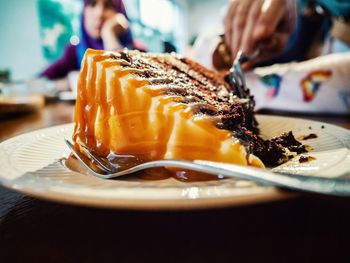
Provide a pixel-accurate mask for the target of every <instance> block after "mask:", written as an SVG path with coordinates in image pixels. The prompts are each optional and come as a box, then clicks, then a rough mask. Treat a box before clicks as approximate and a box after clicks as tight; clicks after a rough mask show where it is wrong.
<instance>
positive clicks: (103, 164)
mask: <svg viewBox="0 0 350 263" xmlns="http://www.w3.org/2000/svg"><path fill="white" fill-rule="evenodd" d="M78 144H79V143H78ZM79 146H80V147H81V148H82V149H83V151H84V152H85V153H86V154H87V155H88V156H89V157H90V158H91V159H93V160H94V161H95V162H96V163H97V165H98V167H99V168H101V170H102V171H104V172H105V173H108V174H111V173H115V172H116V171H117V169H116V168H115V167H114V166H113V165H111V164H110V163H108V162H107V161H105V160H103V159H102V158H101V157H99V156H97V155H95V154H94V153H93V152H91V151H90V150H89V149H88V148H87V147H86V146H85V145H82V144H79Z"/></svg>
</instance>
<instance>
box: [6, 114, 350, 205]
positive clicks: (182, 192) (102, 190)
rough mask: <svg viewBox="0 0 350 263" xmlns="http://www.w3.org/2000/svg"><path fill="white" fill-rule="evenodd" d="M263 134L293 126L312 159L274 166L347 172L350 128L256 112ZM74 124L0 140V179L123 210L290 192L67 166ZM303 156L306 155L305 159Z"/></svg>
mask: <svg viewBox="0 0 350 263" xmlns="http://www.w3.org/2000/svg"><path fill="white" fill-rule="evenodd" d="M257 118H258V121H259V122H260V128H261V133H262V136H263V137H265V138H270V137H273V136H276V135H279V134H281V133H282V132H286V131H290V130H292V131H293V133H294V134H295V136H296V138H302V137H307V136H308V135H310V134H315V135H316V136H309V137H316V138H310V139H307V140H303V141H302V142H303V143H304V144H307V145H309V146H310V149H311V151H310V152H309V153H307V154H305V155H306V156H310V157H311V158H310V159H312V160H310V161H307V162H300V160H299V159H300V156H297V157H295V158H293V159H292V160H290V161H289V162H288V163H285V164H283V165H281V166H279V167H275V168H273V169H275V170H278V171H282V172H283V171H287V172H289V173H295V174H307V175H308V176H313V175H317V176H329V177H337V176H348V175H346V174H347V173H349V170H350V151H349V149H350V131H349V130H346V129H343V128H340V127H337V126H334V125H330V124H326V123H321V122H316V121H309V120H305V119H296V118H287V117H277V116H265V115H258V116H257ZM72 132H73V124H66V125H60V126H55V127H51V128H47V129H42V130H38V131H34V132H31V133H27V134H23V135H20V136H17V137H14V138H12V139H9V140H7V141H5V142H2V143H1V144H0V167H1V170H0V183H1V184H2V185H3V186H5V187H7V188H9V189H13V190H15V191H19V192H22V193H24V194H27V195H30V196H33V197H37V198H41V199H45V200H52V201H57V202H63V203H70V204H79V205H84V206H94V207H108V208H126V209H149V210H159V209H167V210H172V209H194V208H214V207H224V206H236V205H245V204H255V203H259V202H267V201H272V200H280V199H283V198H288V197H290V196H293V195H295V193H292V192H287V191H282V190H279V189H276V188H274V187H269V186H261V185H257V184H255V183H254V182H248V181H242V180H236V179H223V180H216V181H206V182H186V183H185V182H179V181H176V180H175V179H172V178H171V179H166V180H160V181H146V180H141V179H138V178H137V177H136V176H131V177H125V178H121V179H118V180H102V179H98V178H95V177H93V176H91V175H88V174H80V173H77V172H74V171H72V170H70V169H69V168H67V167H66V165H65V160H66V158H67V157H68V156H69V153H70V152H69V150H68V148H67V147H66V145H65V143H64V140H63V139H64V138H70V137H71V135H72ZM304 159H305V158H304Z"/></svg>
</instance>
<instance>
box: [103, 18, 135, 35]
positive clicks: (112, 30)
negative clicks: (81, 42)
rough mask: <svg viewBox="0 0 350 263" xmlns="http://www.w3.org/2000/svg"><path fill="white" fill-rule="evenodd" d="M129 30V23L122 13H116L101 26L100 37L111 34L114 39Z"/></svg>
mask: <svg viewBox="0 0 350 263" xmlns="http://www.w3.org/2000/svg"><path fill="white" fill-rule="evenodd" d="M128 28H129V22H128V20H127V19H126V17H125V16H124V15H123V14H122V13H116V14H115V15H114V16H112V17H111V18H109V19H107V20H106V21H105V22H104V23H103V26H102V30H101V35H102V38H104V37H105V36H106V35H110V34H113V35H114V37H117V36H120V35H122V34H124V33H125V32H126V30H128Z"/></svg>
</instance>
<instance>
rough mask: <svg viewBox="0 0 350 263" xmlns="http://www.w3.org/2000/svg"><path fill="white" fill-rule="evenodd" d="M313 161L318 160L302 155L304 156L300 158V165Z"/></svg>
mask: <svg viewBox="0 0 350 263" xmlns="http://www.w3.org/2000/svg"><path fill="white" fill-rule="evenodd" d="M313 160H316V158H315V157H312V156H305V155H302V156H300V158H299V163H306V162H309V161H313Z"/></svg>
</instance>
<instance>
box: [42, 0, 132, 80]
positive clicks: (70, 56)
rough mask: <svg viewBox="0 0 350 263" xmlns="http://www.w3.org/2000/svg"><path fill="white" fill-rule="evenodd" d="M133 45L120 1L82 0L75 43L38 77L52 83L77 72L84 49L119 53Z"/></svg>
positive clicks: (122, 4) (124, 11)
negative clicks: (78, 39)
mask: <svg viewBox="0 0 350 263" xmlns="http://www.w3.org/2000/svg"><path fill="white" fill-rule="evenodd" d="M135 45H137V44H135V42H134V40H133V37H132V34H131V31H130V27H129V22H128V18H127V15H126V10H125V6H124V3H123V1H122V0H84V9H83V13H82V17H81V36H80V42H79V44H78V45H77V46H75V45H68V46H67V47H66V48H65V50H64V54H63V56H62V57H61V58H60V59H59V60H57V61H56V62H54V63H53V64H51V65H50V66H49V67H48V68H47V69H46V70H45V71H44V72H43V73H42V76H43V77H47V78H49V79H51V80H55V79H60V78H64V77H66V76H67V74H68V73H69V72H71V71H76V70H79V69H80V64H81V61H82V58H83V56H84V53H85V50H86V49H87V48H93V49H105V50H110V51H119V50H122V49H124V48H129V49H133V48H137V47H136V46H135Z"/></svg>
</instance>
